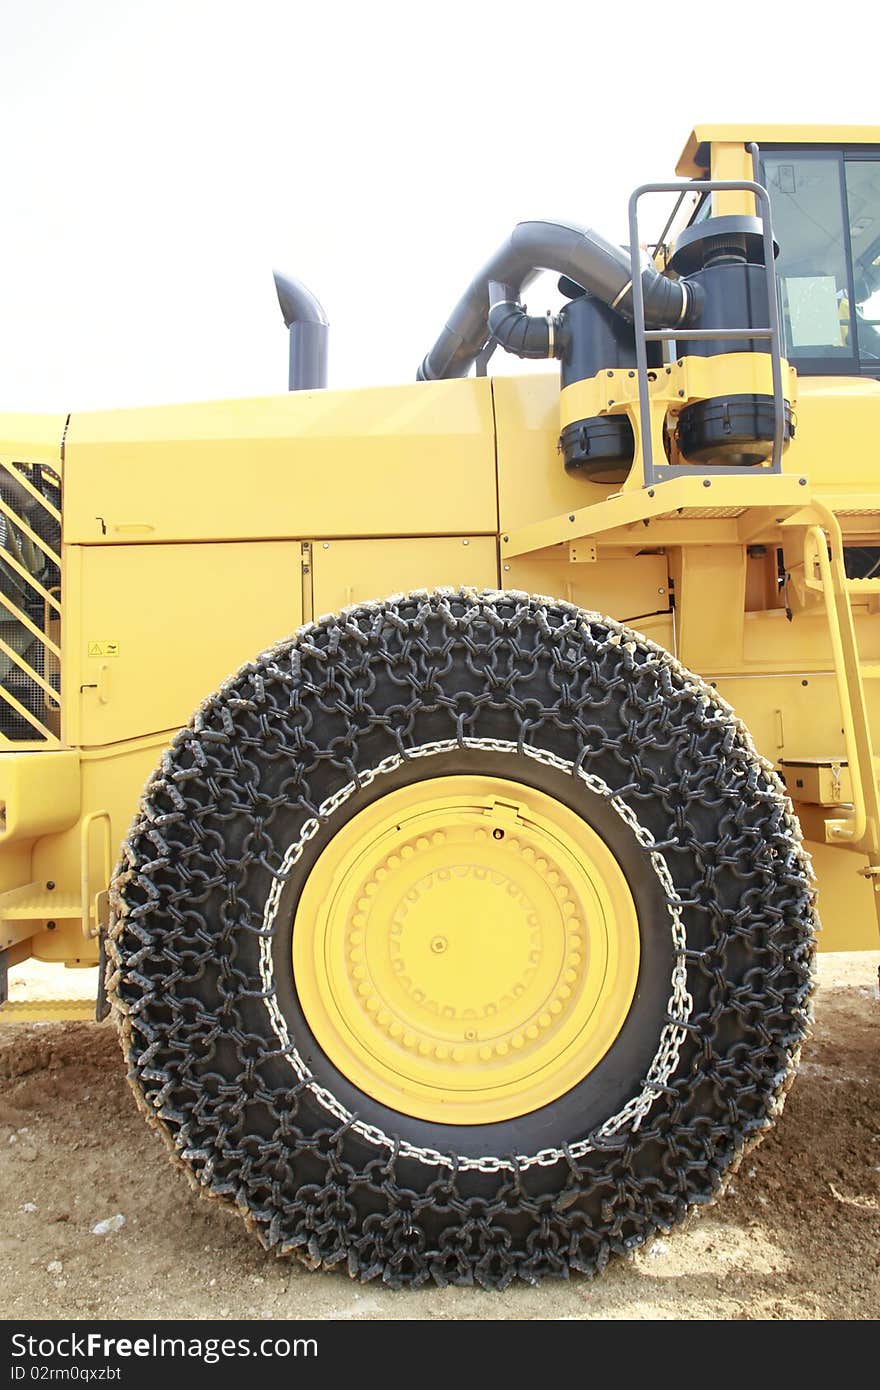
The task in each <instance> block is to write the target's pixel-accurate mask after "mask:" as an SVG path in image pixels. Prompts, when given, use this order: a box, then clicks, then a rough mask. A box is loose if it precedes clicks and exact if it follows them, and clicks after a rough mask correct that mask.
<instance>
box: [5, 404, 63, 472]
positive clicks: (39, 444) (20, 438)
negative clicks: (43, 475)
mask: <svg viewBox="0 0 880 1390" xmlns="http://www.w3.org/2000/svg"><path fill="white" fill-rule="evenodd" d="M66 425H67V416H66V415H23V414H15V413H12V412H9V413H4V414H3V415H0V454H5V455H8V456H10V457H12V458H15V459H26V460H27V461H28V462H29V463H48V464H51V466H52V467H53V468H58V467H59V465H60V463H61V441H62V439H63V438H64V429H65V426H66Z"/></svg>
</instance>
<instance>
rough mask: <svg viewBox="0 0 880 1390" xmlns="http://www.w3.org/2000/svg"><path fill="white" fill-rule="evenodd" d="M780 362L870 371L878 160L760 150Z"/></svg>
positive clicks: (875, 344) (877, 359)
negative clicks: (774, 247)
mask: <svg viewBox="0 0 880 1390" xmlns="http://www.w3.org/2000/svg"><path fill="white" fill-rule="evenodd" d="M762 163H763V174H764V182H765V184H766V187H767V189H768V191H769V193H770V200H771V204H772V209H773V230H774V234H775V236H776V240H777V241H778V242H779V257H778V259H777V262H776V272H777V278H778V283H779V300H780V307H781V311H782V320H783V327H784V333H785V339H786V351H787V355H788V357H789V358H790V360H791V361H792V362H793V363H794V364H795V365H796V366H797V367H798V370H799V371H801V372H802V373H808V374H818V373H824V372H844V373H857V372H867V373H870V374H872V375H874V374H878V373H880V294H878V290H880V160H878V159H876V158H873V159H865V158H863V157H861V156H860V155H858V154H854V155H853V156H852V157H850V156H848V155H845V154H844V152H843V151H839V150H803V149H799V150H778V151H772V152H771V151H766V152H764V155H763V161H762Z"/></svg>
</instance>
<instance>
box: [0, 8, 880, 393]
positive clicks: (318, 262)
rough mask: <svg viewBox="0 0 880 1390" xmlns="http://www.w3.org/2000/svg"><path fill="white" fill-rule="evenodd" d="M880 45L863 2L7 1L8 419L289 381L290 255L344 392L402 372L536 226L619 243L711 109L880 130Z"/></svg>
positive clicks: (4, 248) (2, 218)
mask: <svg viewBox="0 0 880 1390" xmlns="http://www.w3.org/2000/svg"><path fill="white" fill-rule="evenodd" d="M738 14H741V15H742V21H741V23H739V24H738V22H737V16H738ZM666 16H669V17H670V19H667V18H666ZM633 34H637V36H638V37H637V38H636V40H635V44H633V42H632V40H631V37H630V36H631V35H633ZM878 40H880V19H878V11H877V7H876V5H875V4H868V3H865V4H862V3H855V2H854V0H839V3H837V4H836V5H835V6H834V7H833V9H830V10H829V9H827V8H826V9H824V10H821V11H814V10H812V9H807V8H805V7H804V6H803V5H796V6H792V5H786V6H784V7H782V6H780V7H779V12H778V13H774V11H773V9H772V8H771V4H770V3H767V4H765V5H764V6H762V7H761V8H760V10H756V9H755V7H754V6H736V5H712V4H710V3H707V0H693V2H692V3H681V4H678V5H675V6H671V7H670V6H664V5H662V4H660V3H657V0H652V2H651V3H644V2H643V0H637V3H635V2H634V0H628V3H624V4H619V5H602V6H595V7H594V6H593V5H591V4H590V3H589V0H577V3H572V0H556V3H555V4H552V5H549V4H540V3H537V0H531V3H528V4H523V3H520V2H519V0H469V3H467V2H464V3H463V0H440V3H438V4H435V5H428V4H425V3H421V4H420V3H410V4H401V3H394V0H370V3H367V4H361V5H353V4H349V3H341V0H325V3H324V4H323V5H319V4H315V3H314V0H309V3H307V4H301V3H299V0H235V3H227V2H226V0H173V2H171V3H169V0H143V2H142V3H135V0H18V3H13V0H6V3H5V4H4V5H3V6H2V10H0V119H2V127H0V129H2V148H3V159H2V186H0V187H2V192H0V410H2V409H5V410H16V409H17V410H67V409H83V408H94V407H101V406H118V405H133V404H146V403H160V402H163V401H179V400H188V399H189V400H198V399H205V398H211V397H222V396H245V395H252V394H264V393H272V392H278V391H283V390H285V388H286V383H287V335H286V332H285V330H284V327H283V324H282V322H281V318H280V313H279V310H278V307H277V303H276V300H275V292H274V287H273V284H272V278H271V268H272V265H273V264H277V265H279V266H281V267H283V268H285V269H287V270H289V271H290V272H291V273H293V274H295V275H298V276H299V277H300V278H301V279H303V280H304V281H305V282H306V284H308V285H309V287H310V288H311V289H312V290H313V291H314V293H315V294H316V295H317V296H318V298H319V299H320V300H321V301H322V303H323V304H324V307H325V308H326V310H327V312H328V315H329V317H330V320H331V343H330V384H331V386H355V385H370V384H374V383H377V382H393V381H411V380H412V379H413V377H414V373H415V370H416V367H417V366H418V363H419V362H420V360H421V358H422V357H423V356H424V354H425V352H426V351H427V350H428V348H429V347H430V346H431V344H432V342H433V341H434V338H435V337H436V335H437V332H438V331H439V329H440V328H441V327H442V324H443V322H444V319H445V317H446V314H447V313H448V311H449V309H450V308H451V306H452V304H453V303H454V302H455V300H456V299H457V298H458V296H459V294H460V292H461V291H462V289H463V288H464V286H465V285H466V284H467V282H468V281H469V280H470V278H471V277H472V275H473V274H474V272H475V271H476V270H477V269H478V267H479V266H480V265H481V264H482V262H483V261H484V260H485V259H486V257H487V256H488V255H489V254H490V253H491V252H492V251H493V250H494V249H495V247H496V245H498V244H499V243H500V242H501V241H502V240H503V238H504V237H505V236H506V235H507V233H508V232H509V230H510V229H511V227H512V226H513V224H514V222H515V221H517V219H519V218H521V217H532V216H538V217H540V216H559V217H563V218H568V219H572V220H575V221H579V222H584V223H587V224H591V225H594V226H595V227H597V228H598V229H599V230H600V231H602V232H603V233H604V234H605V235H607V236H610V237H616V238H618V239H621V240H623V239H624V236H625V226H626V201H627V198H628V196H629V193H630V191H631V190H632V188H633V187H634V186H635V185H636V184H637V183H642V182H645V181H647V180H650V179H664V178H667V177H671V176H672V174H673V167H674V164H675V160H676V157H677V155H678V153H679V150H680V148H681V146H682V145H683V143H684V140H685V137H686V136H687V133H688V131H689V130H690V128H691V127H692V125H693V124H695V123H697V122H700V121H713V120H715V121H740V120H741V121H751V120H754V121H755V122H756V123H757V122H759V121H773V120H777V121H780V120H783V121H815V122H834V123H842V122H854V123H865V124H871V123H880V101H878V98H877V96H876V87H875V83H874V81H873V79H872V80H867V78H866V76H865V73H866V72H876V64H875V62H874V58H875V57H876V51H877V46H878ZM866 55H868V57H869V59H870V61H869V62H868V66H867V68H866V65H865V58H866ZM661 215H662V214H661V210H660V208H659V207H658V211H657V222H656V223H655V226H654V229H655V230H657V229H659V222H660V218H661ZM647 230H651V226H650V223H649V225H648V227H647ZM555 302H556V299H555V296H554V295H553V293H552V285H547V287H546V288H545V287H544V285H543V284H542V285H540V286H536V287H534V288H533V289H532V291H531V294H530V308H531V309H532V311H533V312H543V310H544V309H546V308H547V307H549V306H550V305H551V304H554V303H555ZM519 365H520V364H518V363H517V362H516V361H515V360H514V359H512V358H509V357H508V358H503V359H502V358H501V355H500V354H499V355H497V356H496V358H495V359H494V361H493V370H494V371H496V372H500V371H515V370H517V369H518V368H519Z"/></svg>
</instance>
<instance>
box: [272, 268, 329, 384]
mask: <svg viewBox="0 0 880 1390" xmlns="http://www.w3.org/2000/svg"><path fill="white" fill-rule="evenodd" d="M274 275H275V289H276V290H277V291H278V303H279V304H280V305H281V313H282V314H283V316H284V324H285V327H286V328H289V329H290V367H289V370H288V376H287V387H288V390H289V391H314V390H322V389H323V388H324V387H325V386H326V385H327V340H328V337H329V334H330V324H329V322H328V319H327V315H326V314H325V313H324V310H323V309H322V308H321V305H320V304H319V303H318V301H317V299H316V298H315V296H314V295H313V294H312V292H311V291H310V290H307V289H306V287H305V285H304V284H302V283H301V281H299V280H294V279H293V278H292V277H291V276H289V275H282V274H281V272H280V271H278V270H276V271H275V272H274Z"/></svg>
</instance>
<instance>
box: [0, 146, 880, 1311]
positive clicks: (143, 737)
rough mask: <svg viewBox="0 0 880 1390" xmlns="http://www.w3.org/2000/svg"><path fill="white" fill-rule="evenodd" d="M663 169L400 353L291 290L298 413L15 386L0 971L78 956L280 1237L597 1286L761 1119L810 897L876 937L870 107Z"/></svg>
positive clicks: (155, 1090)
mask: <svg viewBox="0 0 880 1390" xmlns="http://www.w3.org/2000/svg"><path fill="white" fill-rule="evenodd" d="M677 175H678V179H677V180H674V181H669V182H664V183H660V184H649V185H644V186H643V187H641V188H639V189H638V190H637V191H636V193H634V195H633V198H632V200H631V203H630V208H629V239H630V244H629V247H628V248H622V247H620V246H617V245H615V244H613V243H611V242H609V241H608V240H606V239H604V238H603V237H601V236H600V235H598V234H597V233H595V232H592V231H587V230H585V229H584V228H582V227H576V226H571V225H566V224H562V223H556V222H525V223H521V224H519V226H517V227H516V229H515V230H514V232H513V233H512V234H511V235H510V236H509V237H508V239H507V240H506V241H505V242H504V243H503V244H502V246H501V247H500V249H499V250H498V251H497V252H496V254H495V255H494V256H493V257H492V258H491V259H490V260H489V261H488V262H487V264H486V265H485V266H484V268H483V270H482V271H480V273H479V274H478V275H477V276H476V277H475V279H474V280H473V281H472V283H471V284H470V286H469V288H468V289H467V291H466V292H465V294H464V295H463V297H462V299H461V301H460V302H459V303H458V305H457V306H456V307H455V309H454V310H453V312H452V314H451V316H450V319H449V321H448V323H447V325H446V326H445V327H444V329H443V331H442V332H441V333H440V335H439V337H438V339H437V342H436V343H435V344H434V347H433V348H432V349H431V351H430V352H429V353H428V354H427V356H426V357H425V359H424V361H423V363H422V367H421V368H420V370H419V378H420V379H419V380H418V381H417V382H415V383H413V384H411V385H402V386H397V387H391V388H381V389H371V390H360V391H328V390H326V389H324V383H325V363H326V338H327V326H326V321H325V319H324V316H323V314H322V313H321V311H320V306H319V305H318V304H317V302H316V301H315V300H313V299H312V298H311V296H310V295H308V293H307V292H305V291H304V290H303V289H302V287H301V286H298V285H297V284H296V283H295V282H292V281H289V280H286V279H284V278H283V277H278V290H279V295H280V299H281V305H282V310H283V312H284V316H285V320H286V322H287V323H288V325H289V327H290V330H291V339H290V352H291V387H292V388H294V389H293V390H292V392H291V393H290V394H287V395H285V396H283V397H280V398H270V399H261V400H236V401H221V402H213V403H208V404H199V405H186V406H172V407H168V408H161V409H160V408H157V409H135V410H117V411H108V412H104V413H93V414H88V413H86V414H81V415H77V414H74V415H72V416H71V417H69V418H65V417H64V416H56V417H50V418H36V417H30V416H28V417H23V416H16V415H5V416H2V417H0V475H2V481H0V526H2V538H0V539H2V548H0V575H2V579H0V596H2V606H3V612H2V617H0V629H2V630H0V743H2V754H0V801H2V847H0V848H2V852H0V873H2V882H0V889H2V892H0V930H2V936H0V946H2V948H3V949H2V964H3V970H4V974H5V972H6V970H7V968H12V969H13V970H14V969H15V967H16V966H17V965H18V964H20V963H21V962H23V961H25V960H27V959H28V958H29V957H31V956H33V957H36V958H38V959H39V960H42V961H57V962H59V963H64V964H66V965H68V966H76V965H83V964H93V963H94V962H95V961H97V960H99V959H100V961H101V962H102V965H105V966H106V972H105V978H106V987H107V995H108V998H109V1002H108V999H107V998H105V996H104V991H103V989H102V991H101V994H100V997H99V1000H98V1013H99V1016H103V1015H104V1014H105V1013H106V1012H107V1010H108V1008H109V1007H111V1005H112V1008H113V1012H114V1014H115V1016H116V1019H117V1022H118V1024H119V1027H120V1030H121V1037H122V1044H123V1049H124V1052H125V1055H126V1058H127V1062H128V1067H129V1075H130V1078H131V1083H132V1086H133V1088H134V1090H135V1093H136V1095H137V1097H138V1099H139V1102H140V1104H141V1106H142V1108H143V1110H144V1112H145V1114H146V1115H147V1117H148V1119H149V1121H150V1122H151V1123H152V1124H154V1125H155V1126H156V1127H157V1128H158V1129H159V1130H160V1131H161V1134H162V1135H163V1137H164V1139H165V1141H166V1142H167V1144H168V1146H169V1148H170V1150H171V1151H172V1153H173V1155H174V1157H175V1159H176V1160H177V1162H178V1163H179V1164H180V1165H182V1166H183V1167H184V1168H185V1169H186V1171H187V1172H188V1174H189V1176H190V1178H191V1179H192V1181H193V1183H194V1184H195V1185H196V1186H197V1188H198V1189H199V1190H200V1191H201V1192H202V1193H204V1194H206V1195H211V1196H216V1197H220V1198H223V1199H225V1200H226V1201H227V1202H230V1203H234V1204H235V1205H236V1206H237V1207H238V1209H239V1210H240V1211H241V1212H242V1213H243V1214H244V1217H245V1219H246V1221H247V1222H248V1224H249V1225H250V1226H251V1227H252V1228H253V1229H254V1231H255V1232H256V1234H257V1235H258V1237H259V1239H260V1240H261V1241H262V1242H263V1244H264V1245H265V1246H266V1247H268V1248H272V1249H274V1250H276V1251H277V1252H279V1253H281V1254H296V1255H297V1256H299V1257H300V1258H301V1259H302V1260H304V1261H305V1262H306V1263H308V1264H310V1265H315V1266H317V1265H324V1266H333V1265H337V1264H338V1265H341V1266H344V1267H347V1268H348V1270H349V1272H350V1273H351V1274H353V1275H355V1276H358V1277H361V1278H364V1279H371V1278H381V1279H383V1280H385V1281H386V1282H387V1283H389V1284H391V1285H401V1284H419V1283H421V1282H424V1281H426V1280H430V1279H433V1280H435V1281H436V1282H437V1283H440V1284H444V1283H449V1282H473V1281H474V1280H476V1281H478V1282H479V1283H481V1284H483V1285H485V1286H491V1287H504V1286H505V1285H506V1284H508V1283H509V1281H510V1280H511V1279H513V1278H522V1279H524V1280H527V1281H532V1282H534V1281H536V1280H538V1279H539V1278H541V1277H542V1276H545V1275H549V1274H562V1275H565V1274H567V1273H568V1272H569V1271H570V1270H572V1269H575V1270H583V1271H586V1272H591V1273H592V1272H596V1271H598V1270H601V1269H602V1268H603V1267H604V1265H605V1264H606V1262H607V1260H608V1258H609V1256H610V1255H611V1254H614V1253H620V1252H626V1251H630V1250H632V1249H635V1248H636V1247H638V1246H640V1245H642V1244H643V1243H644V1242H645V1241H646V1240H648V1239H650V1238H651V1237H652V1236H653V1235H654V1234H655V1233H656V1232H657V1231H668V1230H669V1229H670V1228H671V1227H672V1226H674V1225H675V1224H676V1223H678V1222H679V1221H680V1220H681V1219H682V1218H683V1217H684V1216H685V1215H686V1214H687V1213H688V1212H689V1211H691V1210H692V1209H694V1208H696V1207H699V1206H701V1205H703V1204H706V1203H708V1202H710V1201H711V1200H713V1199H714V1198H715V1197H716V1196H717V1195H718V1193H719V1192H720V1191H721V1190H722V1188H723V1186H724V1183H725V1182H726V1180H727V1178H728V1177H729V1176H730V1174H731V1173H732V1172H733V1171H734V1170H735V1169H736V1167H737V1165H738V1164H739V1162H740V1160H741V1158H742V1155H743V1153H744V1152H745V1150H746V1149H747V1148H748V1147H749V1146H750V1145H752V1144H753V1143H754V1142H756V1141H757V1140H758V1139H760V1138H761V1137H762V1135H763V1134H764V1133H765V1132H766V1131H767V1129H768V1128H769V1127H770V1126H771V1125H772V1123H773V1121H774V1119H775V1118H776V1116H777V1115H778V1114H779V1111H780V1109H781V1107H782V1103H783V1100H784V1096H785V1092H786V1090H787V1088H788V1085H789V1083H790V1080H791V1077H792V1075H793V1073H794V1070H795V1067H796V1064H797V1058H798V1052H799V1049H800V1045H801V1041H802V1039H803V1038H804V1036H805V1034H806V1032H807V1030H808V1025H809V1015H810V993H811V986H812V966H813V950H814V931H815V927H816V917H815V900H816V891H815V889H816V888H818V909H819V912H820V913H821V916H822V924H823V932H822V938H821V942H822V945H823V946H824V947H825V948H826V949H831V950H852V949H858V948H870V947H876V945H877V935H876V932H877V916H876V910H875V903H876V897H875V889H876V887H877V882H878V875H880V802H878V786H877V773H876V767H875V760H874V751H873V744H874V736H875V734H876V730H877V722H878V718H880V705H878V684H880V681H878V678H880V622H878V620H877V619H878V613H877V610H878V605H880V459H878V455H877V443H876V441H877V438H878V434H880V381H878V378H880V127H878V128H872V129H862V128H851V127H821V128H819V127H815V128H803V127H787V126H767V127H758V128H752V127H747V126H715V127H700V128H698V129H696V130H695V131H694V132H693V133H692V135H691V136H690V137H689V139H688V142H687V145H686V147H685V150H684V153H683V155H682V157H681V160H680V162H679V164H678V168H677ZM656 197H664V198H665V200H666V201H665V204H664V206H665V207H666V208H668V206H669V203H670V202H671V201H674V206H673V211H672V214H671V216H670V218H669V219H668V221H667V224H666V226H665V228H664V229H663V230H662V231H661V233H660V235H659V236H658V238H657V241H656V244H653V245H652V246H651V247H650V251H649V253H643V251H642V249H641V246H642V240H643V235H644V233H643V231H642V227H643V224H644V221H645V215H646V203H647V202H648V201H649V200H654V202H653V207H654V209H655V212H656V209H657V207H658V204H657V202H656ZM548 270H549V271H551V272H553V273H554V274H556V275H558V276H560V277H561V278H560V280H559V289H560V291H561V294H562V297H563V299H564V305H563V307H562V308H561V310H560V311H559V312H558V313H557V314H548V315H543V316H536V315H530V314H529V313H528V312H527V310H526V308H525V306H524V305H523V303H522V296H523V293H524V291H525V289H526V287H527V286H528V285H529V283H530V282H531V281H532V280H533V279H534V277H535V276H536V275H537V273H538V272H539V271H548ZM498 345H500V346H501V347H503V348H505V349H506V350H508V351H510V352H513V353H517V354H519V355H520V356H524V357H535V358H541V357H543V358H547V359H548V361H549V362H551V363H552V361H553V360H554V359H555V360H557V361H558V364H559V365H558V368H557V367H551V369H549V370H548V371H547V372H546V373H543V374H520V375H508V376H504V375H500V376H496V377H494V378H490V377H489V376H488V375H487V363H488V359H489V357H490V355H491V353H492V351H493V349H494V348H496V347H497V346H498ZM472 370H473V371H475V373H476V374H475V375H473V376H471V375H470V373H471V371H472ZM389 595H391V597H389ZM289 634H293V635H289ZM230 673H232V674H230ZM212 691H213V693H211V692H212ZM194 709H195V711H196V712H195V714H192V711H193V710H194ZM811 861H812V870H813V871H815V879H814V877H813V873H812V872H811V867H810V864H811ZM114 865H115V868H114Z"/></svg>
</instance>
